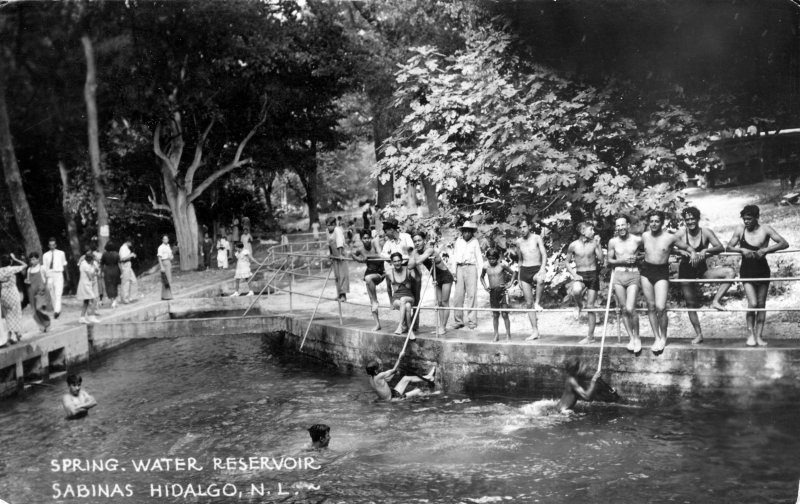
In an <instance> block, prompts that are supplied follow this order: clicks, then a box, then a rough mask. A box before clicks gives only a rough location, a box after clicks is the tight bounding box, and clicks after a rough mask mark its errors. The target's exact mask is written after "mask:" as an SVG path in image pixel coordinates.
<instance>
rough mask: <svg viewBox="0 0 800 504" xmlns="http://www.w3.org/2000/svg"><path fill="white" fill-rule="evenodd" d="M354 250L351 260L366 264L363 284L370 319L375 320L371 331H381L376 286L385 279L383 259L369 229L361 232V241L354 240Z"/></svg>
mask: <svg viewBox="0 0 800 504" xmlns="http://www.w3.org/2000/svg"><path fill="white" fill-rule="evenodd" d="M353 244H354V246H355V250H354V251H353V252H352V253H351V254H350V255H351V257H352V258H353V259H355V260H356V261H358V262H360V263H366V265H367V270H366V271H365V272H364V283H365V284H366V285H367V294H369V301H370V309H371V310H372V318H373V320H375V325H374V326H373V327H372V330H373V331H380V330H381V321H380V319H379V318H378V284H380V283H381V282H383V279H384V278H386V271H385V264H384V259H383V257H382V256H381V254H380V246H379V244H378V239H377V238H373V237H372V232H371V231H370V230H369V229H362V230H361V240H354V241H353Z"/></svg>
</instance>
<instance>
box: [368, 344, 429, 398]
mask: <svg viewBox="0 0 800 504" xmlns="http://www.w3.org/2000/svg"><path fill="white" fill-rule="evenodd" d="M401 356H402V354H401ZM399 365H400V359H397V364H395V365H394V367H393V368H392V369H390V370H388V371H383V372H380V368H381V364H380V363H379V362H378V361H377V360H373V361H372V362H370V363H369V364H367V374H368V375H369V384H370V385H371V386H372V388H373V389H374V390H375V393H376V394H378V398H379V399H381V400H384V401H394V400H399V399H405V398H407V397H416V396H421V395H428V394H429V392H428V391H426V390H423V389H421V388H418V387H419V385H420V384H422V383H427V384H428V386H429V387H431V388H432V387H434V386H435V383H434V381H433V380H434V378H435V376H436V364H434V365H433V369H431V371H430V373H428V374H427V375H425V376H416V375H406V376H403V377H402V378H400V381H399V382H397V384H396V385H395V386H394V388H390V387H389V380H391V379H392V378H393V377H394V375H395V373H397V367H398V366H399ZM412 384H413V386H412V387H411V389H410V390H408V388H409V385H412Z"/></svg>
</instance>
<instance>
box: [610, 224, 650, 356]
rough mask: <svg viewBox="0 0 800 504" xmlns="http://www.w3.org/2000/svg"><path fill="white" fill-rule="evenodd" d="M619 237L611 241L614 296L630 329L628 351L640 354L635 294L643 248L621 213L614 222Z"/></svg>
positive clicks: (636, 294)
mask: <svg viewBox="0 0 800 504" xmlns="http://www.w3.org/2000/svg"><path fill="white" fill-rule="evenodd" d="M614 224H615V229H616V233H617V236H615V237H614V238H611V240H609V242H608V265H609V266H612V267H614V274H613V275H614V297H616V298H617V307H619V308H620V309H621V310H622V323H623V325H624V326H625V330H626V331H627V332H628V336H629V337H630V342H628V346H627V348H628V351H630V352H633V353H639V352H640V351H641V350H642V340H641V339H640V338H639V316H638V315H637V314H636V297H637V296H638V294H639V278H640V275H639V268H638V267H637V265H636V261H637V256H636V254H637V253H638V252H639V250H640V249H641V248H642V238H641V237H639V236H636V235H633V234H631V233H630V225H631V224H630V219H629V218H628V217H627V216H625V215H621V216H619V217H617V220H616V221H615V223H614Z"/></svg>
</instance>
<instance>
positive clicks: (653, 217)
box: [639, 210, 695, 354]
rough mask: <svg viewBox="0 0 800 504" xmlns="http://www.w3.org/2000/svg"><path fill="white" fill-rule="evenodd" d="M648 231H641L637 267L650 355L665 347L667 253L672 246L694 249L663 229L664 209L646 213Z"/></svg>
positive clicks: (667, 283)
mask: <svg viewBox="0 0 800 504" xmlns="http://www.w3.org/2000/svg"><path fill="white" fill-rule="evenodd" d="M647 224H648V230H647V231H645V232H644V233H642V245H643V248H644V261H643V262H642V265H641V266H640V267H639V272H640V273H641V282H642V294H644V298H645V299H646V300H647V318H649V319H650V328H651V329H652V330H653V336H655V342H654V343H653V347H652V348H651V350H652V351H653V353H654V354H659V353H661V352H663V351H664V347H666V346H667V324H668V323H669V319H668V318H667V294H668V291H669V255H670V253H672V249H673V248H679V249H681V250H686V251H688V252H689V253H691V254H694V253H695V251H694V249H693V248H692V247H691V246H689V245H687V244H685V243H682V242H681V241H680V238H679V236H678V235H676V234H672V233H670V232H667V231H664V212H662V211H660V210H653V211H651V212H649V213H648V214H647Z"/></svg>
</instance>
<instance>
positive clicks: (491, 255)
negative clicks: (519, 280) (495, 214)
mask: <svg viewBox="0 0 800 504" xmlns="http://www.w3.org/2000/svg"><path fill="white" fill-rule="evenodd" d="M486 259H488V260H489V264H488V265H486V264H485V265H484V266H483V271H481V285H483V288H484V289H486V290H487V291H488V292H489V306H491V307H492V308H495V309H498V308H508V289H509V288H510V287H511V284H512V283H513V281H514V277H515V275H516V273H515V272H514V270H512V269H511V268H509V267H508V265H506V264H503V263H500V252H499V251H498V250H497V249H490V250H489V251H488V252H486ZM486 276H488V277H489V286H488V287H487V286H486V281H485V280H484V277H486ZM506 278H510V280H508V281H507V282H506ZM500 315H502V316H503V323H504V324H505V326H506V341H511V321H510V320H509V319H508V312H507V311H502V312H501V311H493V312H492V324H493V325H494V341H499V340H500V334H499V328H500Z"/></svg>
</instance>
